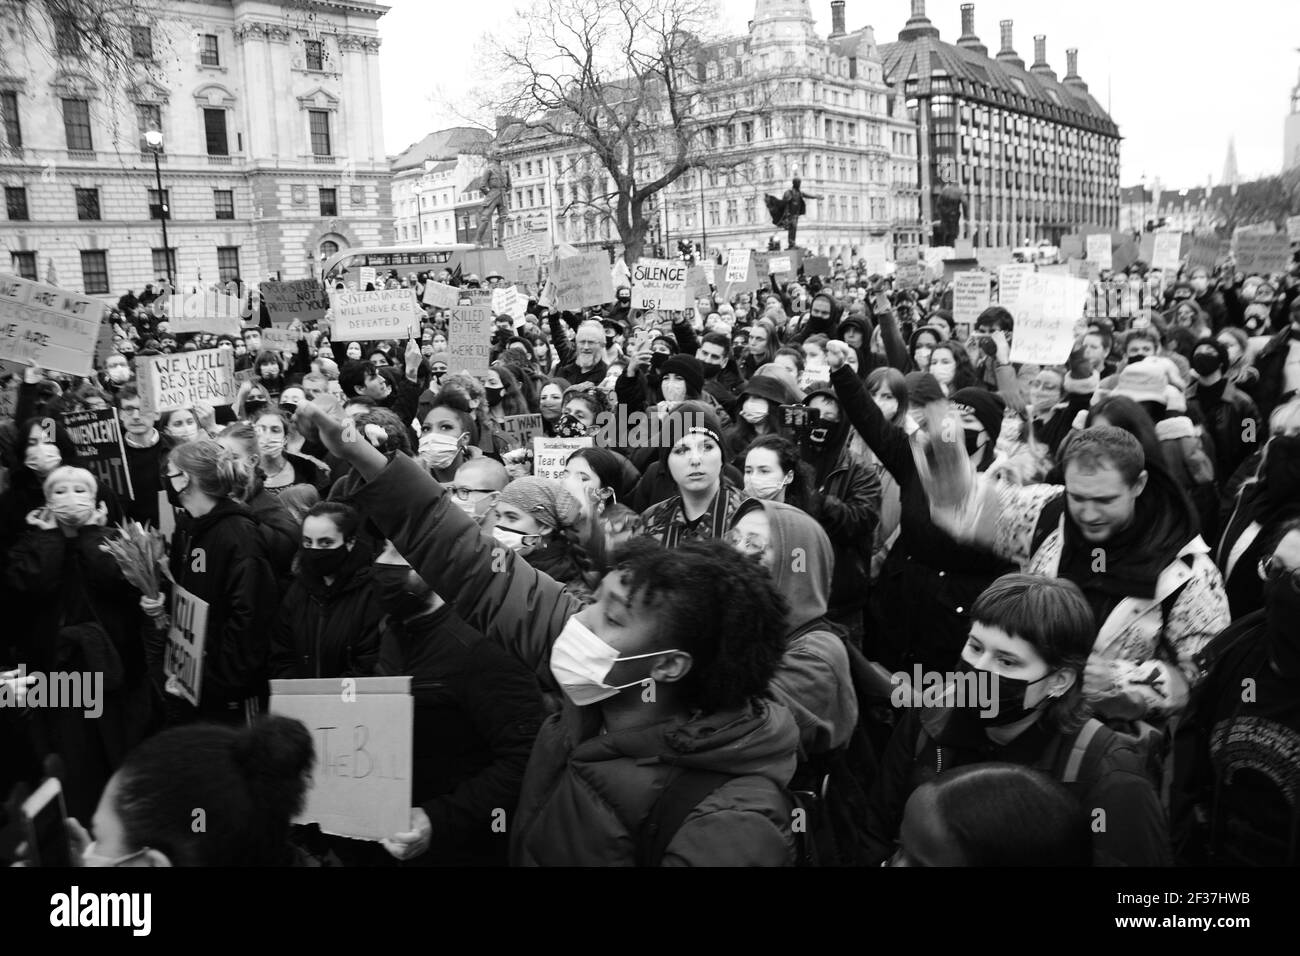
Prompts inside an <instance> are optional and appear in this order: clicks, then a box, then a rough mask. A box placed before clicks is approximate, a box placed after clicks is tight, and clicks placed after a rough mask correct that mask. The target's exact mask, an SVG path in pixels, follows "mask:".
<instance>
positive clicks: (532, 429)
mask: <svg viewBox="0 0 1300 956" xmlns="http://www.w3.org/2000/svg"><path fill="white" fill-rule="evenodd" d="M501 434H502V435H503V436H505V439H506V441H507V442H509V443H510V448H511V450H513V449H516V448H528V447H529V446H530V445H532V443H533V439H534V438H536V437H537V436H539V435H541V434H542V416H541V415H507V416H506V417H505V418H503V419H502V420H501Z"/></svg>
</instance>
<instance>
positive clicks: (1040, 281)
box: [1011, 272, 1088, 365]
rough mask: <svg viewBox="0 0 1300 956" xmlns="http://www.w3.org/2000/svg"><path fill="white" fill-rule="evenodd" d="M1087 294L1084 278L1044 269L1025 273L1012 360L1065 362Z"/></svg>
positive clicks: (1058, 363)
mask: <svg viewBox="0 0 1300 956" xmlns="http://www.w3.org/2000/svg"><path fill="white" fill-rule="evenodd" d="M1087 297H1088V282H1087V281H1086V280H1084V279H1076V278H1075V277H1073V276H1067V275H1049V274H1043V273H1041V272H1039V273H1031V274H1029V275H1027V276H1025V277H1024V279H1023V280H1022V282H1021V283H1020V286H1019V299H1018V311H1017V312H1016V334H1015V335H1014V336H1013V337H1012V339H1011V361H1013V362H1032V363H1033V364H1035V365H1064V364H1065V361H1066V360H1067V359H1068V358H1069V357H1070V350H1071V349H1072V348H1073V347H1074V336H1075V326H1076V325H1077V324H1078V322H1079V321H1080V320H1081V319H1082V318H1083V306H1084V303H1085V302H1086V300H1087Z"/></svg>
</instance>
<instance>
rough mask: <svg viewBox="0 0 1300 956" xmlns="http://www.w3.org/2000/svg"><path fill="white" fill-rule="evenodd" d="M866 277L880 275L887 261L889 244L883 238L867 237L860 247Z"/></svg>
mask: <svg viewBox="0 0 1300 956" xmlns="http://www.w3.org/2000/svg"><path fill="white" fill-rule="evenodd" d="M860 248H861V251H862V259H863V261H864V262H865V263H866V270H867V274H868V275H881V274H883V273H884V271H885V263H886V262H888V261H889V244H888V242H886V241H885V237H884V236H868V237H867V239H866V242H864V243H863V245H862V246H861V247H860Z"/></svg>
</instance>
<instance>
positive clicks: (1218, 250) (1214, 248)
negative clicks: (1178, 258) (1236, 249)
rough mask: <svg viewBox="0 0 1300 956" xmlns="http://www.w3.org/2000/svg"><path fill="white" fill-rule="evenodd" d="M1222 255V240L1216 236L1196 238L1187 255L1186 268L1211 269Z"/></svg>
mask: <svg viewBox="0 0 1300 956" xmlns="http://www.w3.org/2000/svg"><path fill="white" fill-rule="evenodd" d="M1222 255H1223V240H1222V239H1220V238H1218V237H1217V236H1197V237H1196V238H1194V239H1193V240H1192V248H1191V250H1190V251H1189V252H1188V254H1187V265H1188V268H1191V269H1195V268H1197V267H1198V266H1199V267H1203V268H1205V269H1213V268H1214V267H1215V266H1217V265H1218V264H1219V259H1220V258H1221V257H1222Z"/></svg>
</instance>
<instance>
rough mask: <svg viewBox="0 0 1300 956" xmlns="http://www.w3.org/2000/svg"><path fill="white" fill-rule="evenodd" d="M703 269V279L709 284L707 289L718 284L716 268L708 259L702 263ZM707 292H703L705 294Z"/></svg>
mask: <svg viewBox="0 0 1300 956" xmlns="http://www.w3.org/2000/svg"><path fill="white" fill-rule="evenodd" d="M703 269H704V281H705V282H707V283H708V284H709V290H710V291H712V290H713V289H714V288H716V287H717V284H718V268H717V266H716V265H715V264H714V263H713V262H712V261H709V262H706V263H704V266H703ZM707 294H708V293H705V295H707Z"/></svg>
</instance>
